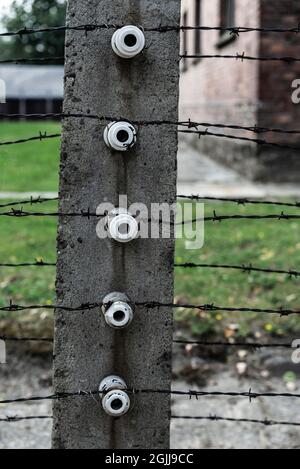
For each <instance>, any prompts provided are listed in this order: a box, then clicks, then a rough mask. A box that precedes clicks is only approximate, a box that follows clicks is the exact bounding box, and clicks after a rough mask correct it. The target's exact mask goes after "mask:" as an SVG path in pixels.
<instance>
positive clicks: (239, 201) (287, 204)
mask: <svg viewBox="0 0 300 469" xmlns="http://www.w3.org/2000/svg"><path fill="white" fill-rule="evenodd" d="M177 199H190V200H194V201H198V202H200V201H210V202H233V203H235V204H237V205H274V206H279V207H294V208H299V207H300V202H278V201H268V200H253V199H247V198H245V199H244V198H243V199H241V198H229V197H202V196H200V195H178V196H177Z"/></svg>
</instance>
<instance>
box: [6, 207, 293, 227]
mask: <svg viewBox="0 0 300 469" xmlns="http://www.w3.org/2000/svg"><path fill="white" fill-rule="evenodd" d="M0 217H15V218H27V217H61V218H63V217H66V218H70V217H83V218H88V219H91V218H105V215H100V214H98V213H96V212H93V211H91V210H90V209H87V210H81V211H80V212H28V211H24V210H22V209H13V208H12V210H11V211H8V212H0ZM228 220H257V221H260V220H274V221H283V220H284V221H289V220H300V215H295V214H287V213H284V212H281V213H280V214H266V215H255V214H253V215H239V214H237V215H217V213H216V211H215V210H214V214H213V215H212V216H206V217H201V218H193V219H191V220H184V221H182V222H171V223H170V225H171V226H181V225H185V224H192V223H196V222H210V221H212V222H222V221H228ZM140 221H141V222H142V221H143V222H145V221H146V222H149V223H151V222H154V223H160V224H162V225H163V224H166V223H164V222H163V221H161V220H155V219H151V218H150V219H147V220H145V219H142V218H140Z"/></svg>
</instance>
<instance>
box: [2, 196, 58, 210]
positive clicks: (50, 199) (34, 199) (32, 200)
mask: <svg viewBox="0 0 300 469" xmlns="http://www.w3.org/2000/svg"><path fill="white" fill-rule="evenodd" d="M58 200H59V198H58V197H31V198H30V199H26V200H17V201H14V202H8V203H5V204H0V208H8V207H15V206H16V205H35V204H44V203H48V202H55V201H58Z"/></svg>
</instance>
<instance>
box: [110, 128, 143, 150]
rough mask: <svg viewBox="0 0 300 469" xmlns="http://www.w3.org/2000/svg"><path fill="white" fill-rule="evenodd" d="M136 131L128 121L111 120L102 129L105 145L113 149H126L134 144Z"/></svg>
mask: <svg viewBox="0 0 300 469" xmlns="http://www.w3.org/2000/svg"><path fill="white" fill-rule="evenodd" d="M136 136H137V132H136V129H135V128H134V126H133V125H132V124H130V122H126V121H124V122H122V121H120V122H111V123H110V124H108V125H107V126H106V127H105V129H104V134H103V137H104V141H105V143H106V145H107V146H108V147H109V148H110V149H112V150H115V151H128V150H129V149H130V148H132V147H133V146H134V145H135V144H136V138H137V137H136Z"/></svg>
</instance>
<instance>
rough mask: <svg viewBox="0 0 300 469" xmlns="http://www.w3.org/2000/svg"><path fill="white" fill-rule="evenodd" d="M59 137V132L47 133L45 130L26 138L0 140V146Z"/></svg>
mask: <svg viewBox="0 0 300 469" xmlns="http://www.w3.org/2000/svg"><path fill="white" fill-rule="evenodd" d="M60 137H61V134H52V135H47V132H45V133H42V132H40V133H39V135H38V136H36V137H28V138H22V139H20V140H13V141H7V142H0V146H4V145H16V144H20V143H28V142H34V141H39V142H41V141H42V140H48V139H54V138H60Z"/></svg>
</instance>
